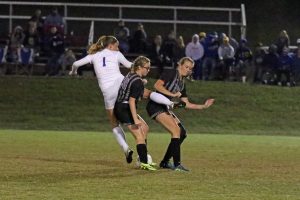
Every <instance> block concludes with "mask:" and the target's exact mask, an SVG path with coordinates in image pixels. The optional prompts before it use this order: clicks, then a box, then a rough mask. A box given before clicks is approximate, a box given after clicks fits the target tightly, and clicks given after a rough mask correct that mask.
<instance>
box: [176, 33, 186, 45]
mask: <svg viewBox="0 0 300 200" xmlns="http://www.w3.org/2000/svg"><path fill="white" fill-rule="evenodd" d="M177 43H178V46H179V47H181V48H184V47H185V45H184V40H183V37H182V36H181V35H180V36H179V37H178V39H177Z"/></svg>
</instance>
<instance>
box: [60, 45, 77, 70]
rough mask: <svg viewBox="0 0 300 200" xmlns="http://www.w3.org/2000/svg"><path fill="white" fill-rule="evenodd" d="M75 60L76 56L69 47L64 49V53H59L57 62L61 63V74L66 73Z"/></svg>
mask: <svg viewBox="0 0 300 200" xmlns="http://www.w3.org/2000/svg"><path fill="white" fill-rule="evenodd" d="M75 61H76V56H75V54H74V52H73V51H72V50H71V49H68V50H66V51H65V53H64V54H62V55H61V57H60V61H59V63H60V64H61V75H62V76H64V75H66V74H68V71H70V68H71V66H72V64H73V63H74V62H75Z"/></svg>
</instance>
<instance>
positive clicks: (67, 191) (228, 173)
mask: <svg viewBox="0 0 300 200" xmlns="http://www.w3.org/2000/svg"><path fill="white" fill-rule="evenodd" d="M127 138H128V140H129V143H130V144H131V146H133V140H132V137H131V136H129V135H128V137H127ZM0 141H1V145H0V199H1V200H6V199H28V200H33V199H103V200H107V199H130V200H135V199H139V200H140V199H151V200H152V199H168V200H169V199H174V200H175V199H176V200H180V199H182V200H187V199H188V200H193V199H195V200H199V199H203V200H204V199H205V200H210V199H211V200H224V199H228V200H232V199H235V200H244V199H245V200H249V199H264V200H268V199H269V200H285V199H286V200H295V199H300V190H299V188H300V160H299V158H300V138H299V137H293V136H249V135H220V134H218V135H215V134H191V135H189V136H188V138H187V140H186V141H185V143H184V144H183V146H182V160H183V163H184V165H186V166H188V167H189V168H190V169H191V170H192V171H191V172H189V173H180V172H174V171H171V170H158V171H156V172H148V171H142V170H139V169H137V168H136V167H135V164H130V165H128V164H126V162H125V159H124V156H123V154H122V153H121V150H120V149H119V147H118V145H117V144H116V142H115V140H114V139H113V136H112V135H111V134H110V133H105V132H101V133H97V132H66V131H65V132H62V131H14V130H2V131H0ZM168 141H169V135H168V134H161V133H156V134H151V135H149V144H148V146H149V147H148V148H149V150H150V152H151V155H152V157H153V159H154V161H159V159H160V158H161V157H162V155H163V152H164V150H165V147H166V145H167V143H168ZM135 156H136V153H135Z"/></svg>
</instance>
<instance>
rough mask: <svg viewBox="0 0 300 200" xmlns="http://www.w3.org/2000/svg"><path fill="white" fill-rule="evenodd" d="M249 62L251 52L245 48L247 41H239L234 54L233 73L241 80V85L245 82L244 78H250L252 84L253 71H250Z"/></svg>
mask: <svg viewBox="0 0 300 200" xmlns="http://www.w3.org/2000/svg"><path fill="white" fill-rule="evenodd" d="M251 62H252V51H251V49H250V48H249V47H248V46H247V40H246V39H241V41H240V44H239V47H238V48H237V49H236V52H235V71H237V74H238V77H241V78H242V81H243V83H245V82H246V78H248V79H249V78H251V80H252V81H251V82H253V79H254V75H253V74H254V69H252V66H251Z"/></svg>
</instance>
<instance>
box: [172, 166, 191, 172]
mask: <svg viewBox="0 0 300 200" xmlns="http://www.w3.org/2000/svg"><path fill="white" fill-rule="evenodd" d="M174 171H178V172H189V171H190V170H189V169H187V168H185V167H184V166H182V165H178V166H176V167H175V168H174Z"/></svg>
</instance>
